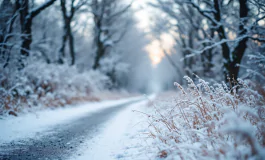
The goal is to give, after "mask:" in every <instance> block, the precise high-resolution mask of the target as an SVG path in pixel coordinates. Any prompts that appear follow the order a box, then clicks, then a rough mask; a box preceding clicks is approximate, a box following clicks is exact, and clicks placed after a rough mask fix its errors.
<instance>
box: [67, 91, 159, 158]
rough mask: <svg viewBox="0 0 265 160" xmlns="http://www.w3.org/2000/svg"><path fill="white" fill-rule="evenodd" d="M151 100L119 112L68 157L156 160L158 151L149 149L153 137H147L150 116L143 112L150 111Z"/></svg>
mask: <svg viewBox="0 0 265 160" xmlns="http://www.w3.org/2000/svg"><path fill="white" fill-rule="evenodd" d="M150 98H151V99H152V98H154V96H152V97H150ZM148 102H149V101H148V100H145V101H142V102H139V103H135V104H133V105H130V106H129V107H128V108H126V109H125V110H123V111H122V112H120V113H119V114H118V115H117V116H116V117H115V118H113V119H112V120H111V121H109V122H107V123H105V124H104V126H103V128H104V129H103V132H102V133H100V134H99V135H98V136H96V137H94V138H92V139H90V140H88V141H86V142H85V143H83V145H82V146H81V147H80V148H79V149H78V151H77V153H76V154H75V155H73V156H72V157H70V158H69V159H76V160H87V159H90V160H98V159H108V160H112V159H113V160H114V159H123V160H126V159H138V160H141V159H153V158H154V153H157V152H158V151H157V152H155V151H156V150H155V148H152V149H151V148H150V146H152V145H151V144H152V140H151V139H149V138H147V136H148V135H147V134H146V133H147V132H148V128H147V126H148V124H147V117H146V115H144V114H142V113H140V112H147V110H148V108H147V103H148Z"/></svg>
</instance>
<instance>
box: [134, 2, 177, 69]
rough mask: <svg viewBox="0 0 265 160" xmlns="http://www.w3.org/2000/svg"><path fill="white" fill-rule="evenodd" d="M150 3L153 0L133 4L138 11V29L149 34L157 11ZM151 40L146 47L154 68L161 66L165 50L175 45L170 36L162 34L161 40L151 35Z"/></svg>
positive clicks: (136, 14)
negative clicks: (153, 16) (154, 13)
mask: <svg viewBox="0 0 265 160" xmlns="http://www.w3.org/2000/svg"><path fill="white" fill-rule="evenodd" d="M148 2H152V1H151V0H135V1H134V3H133V9H135V10H136V13H135V16H136V19H137V20H138V28H139V29H142V30H143V31H144V32H146V33H149V32H150V28H151V24H152V23H153V22H152V17H151V15H153V14H152V12H154V11H155V10H154V9H153V8H152V7H150V6H148V4H147V3H148ZM148 37H149V38H150V39H151V42H150V43H149V44H148V45H147V46H146V48H145V49H146V51H147V52H148V54H149V57H150V59H151V62H152V65H153V67H155V66H156V65H157V64H159V63H160V62H161V61H162V59H163V57H164V53H163V50H166V51H169V50H170V49H171V48H172V46H173V45H174V41H173V39H172V38H171V37H170V35H168V34H162V35H161V37H160V39H161V41H159V40H156V39H154V38H152V37H153V36H151V35H150V34H149V36H148Z"/></svg>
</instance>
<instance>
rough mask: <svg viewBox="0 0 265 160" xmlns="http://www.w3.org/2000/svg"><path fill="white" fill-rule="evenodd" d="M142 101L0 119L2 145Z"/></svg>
mask: <svg viewBox="0 0 265 160" xmlns="http://www.w3.org/2000/svg"><path fill="white" fill-rule="evenodd" d="M141 99H143V96H139V97H133V98H127V99H122V100H109V101H103V102H94V103H86V104H83V105H78V106H68V107H66V108H59V109H55V110H51V109H49V110H44V111H39V112H36V113H29V114H25V115H22V116H19V117H4V118H3V119H0V126H1V128H2V130H1V133H0V144H5V143H10V142H12V141H17V140H22V139H28V138H33V137H34V138H36V137H37V136H36V135H38V137H40V136H39V133H43V131H47V130H48V129H49V128H51V127H52V126H55V125H58V124H62V123H66V122H67V121H72V120H74V119H77V118H80V117H82V116H84V115H87V114H90V113H91V114H92V113H95V112H98V111H100V110H103V109H106V108H110V107H114V106H117V105H120V104H124V103H128V102H132V101H136V100H141Z"/></svg>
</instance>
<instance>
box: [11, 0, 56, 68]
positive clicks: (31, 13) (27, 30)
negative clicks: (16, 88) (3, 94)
mask: <svg viewBox="0 0 265 160" xmlns="http://www.w3.org/2000/svg"><path fill="white" fill-rule="evenodd" d="M55 1H56V0H48V1H46V2H45V3H44V4H42V5H40V6H38V7H36V8H33V9H31V8H30V7H29V0H16V10H19V14H20V25H21V34H22V39H21V40H22V44H21V51H20V55H21V56H20V58H19V65H20V66H19V68H20V69H22V68H24V67H25V64H24V63H25V62H24V60H25V59H26V57H28V56H29V51H30V45H31V43H32V34H31V32H32V21H33V19H34V18H35V17H36V16H37V15H38V14H39V13H41V12H42V11H43V10H45V9H46V8H47V7H49V6H51V5H52V4H53V3H54V2H55Z"/></svg>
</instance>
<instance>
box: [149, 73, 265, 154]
mask: <svg viewBox="0 0 265 160" xmlns="http://www.w3.org/2000/svg"><path fill="white" fill-rule="evenodd" d="M185 79H186V80H187V82H188V84H189V85H188V88H187V89H184V88H183V87H182V86H181V85H179V84H178V83H175V85H176V86H177V87H178V88H179V89H180V91H181V93H179V94H178V95H177V97H176V98H175V100H174V101H172V102H171V103H167V104H165V105H164V107H162V108H161V107H159V108H160V109H159V110H158V109H156V112H155V113H154V114H153V115H149V117H150V126H149V127H150V136H151V137H153V138H155V139H156V144H157V147H159V149H160V150H161V152H160V153H159V157H161V158H162V157H164V158H165V157H166V158H168V159H264V158H265V148H264V147H265V103H264V99H263V98H264V97H262V96H260V95H259V94H258V93H257V92H256V91H254V90H252V89H251V86H252V84H251V83H250V82H248V81H243V80H240V79H239V80H238V84H237V85H236V86H235V87H233V88H229V87H228V86H227V85H226V84H225V83H222V84H215V85H212V86H210V85H209V84H208V83H207V82H205V81H204V80H202V79H199V80H198V82H197V83H196V84H195V83H194V81H193V80H192V79H191V78H189V77H185ZM160 106H163V105H162V104H160Z"/></svg>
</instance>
